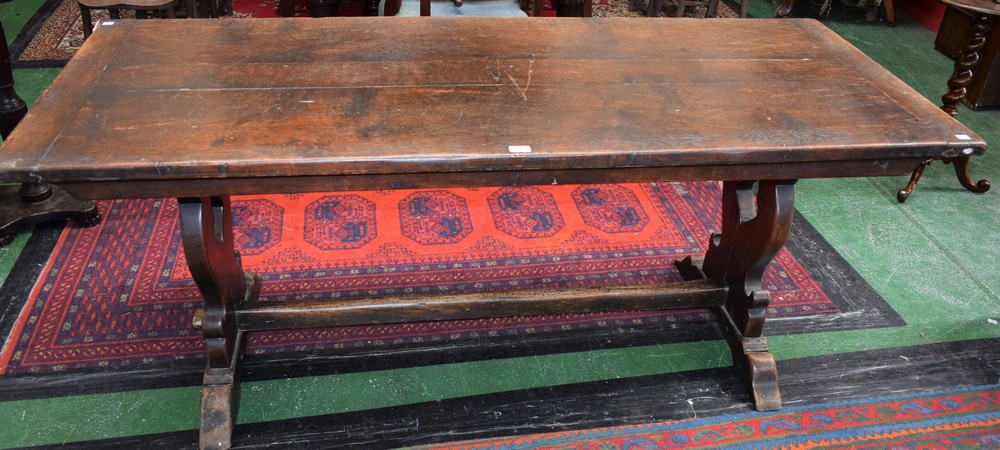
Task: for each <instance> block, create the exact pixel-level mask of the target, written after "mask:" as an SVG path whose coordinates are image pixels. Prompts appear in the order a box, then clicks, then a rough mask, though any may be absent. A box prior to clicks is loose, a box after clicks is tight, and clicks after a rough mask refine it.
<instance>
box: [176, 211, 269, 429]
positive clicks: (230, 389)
mask: <svg viewBox="0 0 1000 450" xmlns="http://www.w3.org/2000/svg"><path fill="white" fill-rule="evenodd" d="M177 201H178V204H179V206H180V221H181V240H182V242H183V244H184V256H185V257H186V258H187V262H188V268H189V269H190V270H191V277H192V278H194V282H195V284H197V285H198V290H199V291H200V292H201V295H202V298H204V300H205V309H204V310H199V311H197V312H196V313H195V318H194V326H195V327H196V328H198V329H200V330H201V333H202V336H204V337H205V346H206V348H207V351H208V364H207V367H206V369H205V379H204V383H203V386H202V390H201V432H200V437H199V443H200V446H201V448H203V449H226V448H229V447H230V446H231V439H232V433H233V426H234V425H235V424H236V412H237V410H238V409H239V398H240V381H239V373H240V363H241V361H242V359H243V344H244V341H245V339H244V333H243V332H242V331H240V330H239V329H237V326H236V307H237V305H238V304H239V303H240V302H242V301H248V300H255V299H256V298H257V295H258V294H259V291H260V283H259V280H258V279H257V278H256V277H255V276H254V275H253V274H250V273H244V272H243V266H242V264H241V263H240V256H239V253H237V252H236V249H235V245H234V241H233V223H232V222H233V212H232V209H231V206H230V203H229V197H204V198H180V199H178V200H177Z"/></svg>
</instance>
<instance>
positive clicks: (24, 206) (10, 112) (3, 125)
mask: <svg viewBox="0 0 1000 450" xmlns="http://www.w3.org/2000/svg"><path fill="white" fill-rule="evenodd" d="M0 36H3V24H0ZM27 112H28V105H27V104H26V103H25V102H24V100H22V99H21V97H19V96H18V95H17V92H15V91H14V71H13V68H12V67H11V63H10V49H9V48H8V47H7V40H6V39H3V43H2V44H0V137H3V139H7V136H9V135H10V133H11V132H12V131H14V127H16V126H17V124H18V122H20V121H21V119H22V118H23V117H24V115H25V114H27ZM66 219H73V220H74V221H76V223H77V224H79V225H81V226H85V227H87V226H93V225H97V224H98V223H100V222H101V215H100V214H99V213H98V211H97V204H96V203H94V202H92V201H79V200H77V199H75V198H73V197H71V196H70V195H69V194H67V193H66V192H65V191H63V190H62V189H59V188H57V187H54V186H51V185H49V184H47V183H24V184H22V185H20V186H18V185H8V186H0V246H3V245H7V244H9V243H10V242H11V241H12V240H13V239H14V235H15V234H16V233H17V232H18V231H21V229H22V228H24V227H26V226H29V225H34V224H37V223H41V222H49V221H56V220H66Z"/></svg>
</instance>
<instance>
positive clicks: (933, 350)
mask: <svg viewBox="0 0 1000 450" xmlns="http://www.w3.org/2000/svg"><path fill="white" fill-rule="evenodd" d="M778 369H779V373H780V374H781V383H782V397H783V399H784V401H785V406H786V407H788V406H809V405H819V404H823V403H828V402H833V401H848V400H862V399H867V398H872V397H889V396H897V395H905V394H920V393H922V392H927V391H933V390H941V389H949V388H960V387H973V386H984V385H994V384H997V383H998V377H1000V338H994V339H981V340H968V341H956V342H947V343H937V344H926V345H917V346H908V347H898V348H890V349H882V350H871V351H861V352H852V353H844V354H836V355H824V356H816V357H808V358H800V359H792V360H786V361H779V363H778ZM192 407H193V408H194V407H197V405H192ZM751 411H753V410H752V409H751V407H750V404H749V401H748V393H747V391H746V388H744V387H743V385H742V384H741V382H740V381H739V379H738V377H737V375H736V371H735V370H732V369H728V368H722V369H710V370H698V371H690V372H679V373H671V374H664V375H655V376H646V377H637V378H628V379H619V380H608V381H600V382H590V383H580V384H572V385H564V386H553V387H544V388H535V389H527V390H521V391H515V392H503V393H497V394H486V395H477V396H470V397H464V398H457V399H449V400H442V401H438V402H428V403H420V404H414V405H406V406H400V407H393V408H380V409H374V410H368V411H359V412H351V413H343V414H334V415H324V416H316V417H306V418H301V419H291V420H282V421H274V422H265V423H257V424H248V425H240V426H237V427H236V433H235V435H234V442H233V444H234V447H233V448H239V449H263V448H268V449H275V448H277V449H284V448H289V449H291V448H310V449H333V448H365V449H389V448H398V447H403V446H411V445H426V444H436V443H444V442H453V441H457V440H464V439H482V438H498V437H503V436H520V435H527V434H533V433H546V432H558V431H569V430H580V429H590V428H598V427H605V426H618V425H629V424H641V423H649V422H656V421H664V420H682V419H690V418H696V417H698V418H705V417H717V416H722V415H727V414H738V413H747V412H751ZM196 443H197V432H196V431H195V430H189V431H182V432H175V433H164V434H156V435H146V436H131V437H124V438H119V439H108V440H101V441H88V442H76V443H66V444H61V445H59V446H44V447H37V448H39V449H48V448H52V449H55V448H61V449H80V450H84V449H86V450H96V449H113V448H133V447H142V448H170V449H181V448H194V447H195V445H196Z"/></svg>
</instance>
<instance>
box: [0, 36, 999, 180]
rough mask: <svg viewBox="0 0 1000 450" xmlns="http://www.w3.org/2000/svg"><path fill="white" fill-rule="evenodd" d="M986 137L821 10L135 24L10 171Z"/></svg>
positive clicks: (699, 151) (664, 156)
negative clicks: (760, 15) (840, 31)
mask: <svg viewBox="0 0 1000 450" xmlns="http://www.w3.org/2000/svg"><path fill="white" fill-rule="evenodd" d="M942 83H944V80H942ZM985 148H986V144H985V142H984V141H983V139H982V138H980V137H979V136H977V135H975V134H974V133H972V132H971V131H970V130H969V129H967V128H966V127H964V126H963V125H961V124H960V123H958V122H957V121H955V120H954V119H952V118H951V117H950V116H948V115H947V114H945V113H943V112H942V111H940V110H939V108H938V107H937V106H935V105H934V104H932V103H931V102H929V101H927V100H926V99H924V98H923V97H922V96H921V95H920V94H918V93H917V92H915V91H914V90H913V89H911V88H910V87H908V86H907V85H905V84H904V83H903V82H902V81H900V80H899V79H897V78H896V77H895V76H893V75H892V74H890V73H889V72H888V71H886V70H885V69H884V68H882V67H881V66H880V65H878V64H877V63H875V62H874V61H872V60H871V59H869V58H868V57H867V56H865V55H864V54H863V53H861V52H860V51H859V50H857V49H856V48H854V47H853V46H851V45H850V44H849V43H847V42H846V41H844V40H843V39H841V38H840V37H838V36H837V35H836V34H834V33H833V32H832V31H830V30H829V29H827V28H826V27H825V26H823V25H822V24H820V23H819V22H816V21H814V20H810V19H752V20H705V19H669V20H668V19H662V20H657V19H648V18H639V19H624V18H623V19H608V18H595V19H553V18H527V19H526V18H493V17H490V18H485V17H484V18H434V17H430V18H427V17H418V18H378V17H357V18H331V19H322V20H303V19H267V20H264V19H261V20H236V19H228V20H218V19H185V20H140V21H135V20H120V21H114V22H108V23H105V24H103V25H101V26H99V27H98V29H97V30H96V32H95V33H94V34H93V35H92V36H91V37H90V38H89V39H88V40H87V41H86V43H85V44H84V45H83V47H82V48H81V49H80V50H79V52H78V53H77V54H76V56H75V57H74V58H73V59H72V60H71V61H70V62H69V64H67V66H66V68H65V69H64V70H63V71H62V72H61V73H60V75H59V76H58V77H57V79H56V80H55V81H54V82H53V83H52V84H51V86H50V87H49V89H48V91H47V92H46V93H45V94H44V95H43V96H42V98H41V99H40V100H39V101H38V102H37V103H36V104H35V105H34V107H33V109H32V110H31V111H30V112H29V114H28V116H27V117H26V118H25V119H24V120H23V121H22V122H21V123H20V125H19V126H18V127H17V129H16V130H15V131H14V133H13V134H12V135H11V136H10V138H9V139H8V141H7V142H6V143H5V144H4V147H3V149H2V151H3V157H2V158H0V181H7V182H28V181H45V182H50V183H53V184H57V185H60V186H63V187H66V188H67V189H68V190H70V191H71V192H72V193H73V194H74V195H77V196H79V197H84V198H112V197H168V196H201V195H224V194H237V193H263V192H291V191H298V190H336V189H348V188H352V189H353V188H366V187H367V188H383V187H415V186H420V185H430V184H434V183H435V181H440V182H441V183H444V184H473V185H475V184H490V183H503V184H528V183H539V182H549V181H551V182H587V181H588V180H609V181H628V180H632V178H629V176H627V175H619V176H613V175H611V174H618V173H623V172H622V171H620V170H619V169H621V168H633V169H637V170H638V171H637V172H635V173H640V174H642V175H639V176H640V177H644V178H650V177H662V178H663V179H674V180H686V179H797V178H807V177H841V176H876V175H902V174H906V173H909V171H910V170H912V169H913V167H915V165H914V163H915V162H917V161H920V160H924V159H928V158H934V157H940V156H956V155H959V154H969V155H978V154H982V153H983V152H984V151H985ZM643 171H645V172H643ZM625 172H628V171H625ZM588 174H589V175H588ZM372 175H379V176H378V177H372ZM535 175H537V176H535ZM303 177H305V178H303ZM373 179H379V180H382V179H384V180H388V181H385V182H381V183H380V182H374V181H371V180H373ZM550 179H551V180H550ZM304 180H310V181H304ZM365 180H368V181H365ZM413 180H421V181H413Z"/></svg>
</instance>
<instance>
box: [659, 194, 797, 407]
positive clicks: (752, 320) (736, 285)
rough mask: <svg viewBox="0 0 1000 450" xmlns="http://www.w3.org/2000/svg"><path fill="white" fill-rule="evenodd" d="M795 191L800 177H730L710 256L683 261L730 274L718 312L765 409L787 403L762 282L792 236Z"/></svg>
mask: <svg viewBox="0 0 1000 450" xmlns="http://www.w3.org/2000/svg"><path fill="white" fill-rule="evenodd" d="M755 188H756V192H755ZM794 193H795V181H761V182H759V183H753V182H728V181H727V182H725V184H724V186H723V194H722V233H721V234H716V235H713V236H712V239H711V242H710V244H709V249H708V251H707V252H706V253H705V256H704V258H697V257H689V258H687V259H685V260H684V261H682V262H680V263H679V264H678V266H679V267H680V268H681V271H682V273H684V274H685V276H687V277H689V278H690V277H693V276H705V277H709V278H725V280H726V282H727V284H728V285H729V297H728V299H727V300H726V305H725V306H724V307H720V308H717V310H716V311H715V312H716V316H717V318H718V320H719V325H720V328H721V329H722V331H723V333H724V334H725V335H726V340H727V342H728V343H729V347H730V349H731V350H732V353H733V363H734V365H735V366H736V367H737V368H738V369H740V371H741V372H742V375H743V377H744V381H746V382H747V384H749V386H750V389H751V390H752V392H753V399H754V404H755V406H756V407H757V409H758V410H760V411H772V410H776V409H780V408H781V394H780V392H779V391H778V373H777V366H776V364H775V360H774V356H772V355H771V353H770V351H769V350H768V348H767V340H766V339H765V338H764V337H763V331H764V318H765V315H766V313H767V306H768V303H769V302H770V300H771V294H770V292H768V291H767V290H766V289H763V288H762V287H761V279H762V277H763V275H764V269H766V268H767V265H768V264H769V263H770V262H771V260H772V259H774V256H775V255H777V253H778V251H779V250H781V247H782V246H784V245H785V240H786V239H788V233H789V232H790V231H791V228H792V218H793V216H794V198H795V195H794ZM699 266H700V270H699Z"/></svg>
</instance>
